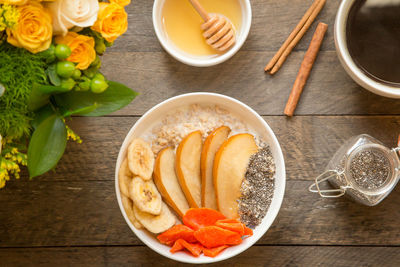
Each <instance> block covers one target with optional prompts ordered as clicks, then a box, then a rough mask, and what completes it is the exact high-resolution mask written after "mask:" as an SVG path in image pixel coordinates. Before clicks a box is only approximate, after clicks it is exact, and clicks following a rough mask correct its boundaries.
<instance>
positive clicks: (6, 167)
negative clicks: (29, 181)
mask: <svg viewBox="0 0 400 267" xmlns="http://www.w3.org/2000/svg"><path fill="white" fill-rule="evenodd" d="M11 142H12V141H11V140H9V139H2V140H1V144H0V145H1V146H2V147H3V148H4V149H3V150H2V152H1V155H0V188H3V187H4V186H5V185H6V181H8V180H10V178H11V177H15V178H16V179H19V178H20V175H19V174H20V172H21V169H20V167H19V166H20V165H21V166H26V165H27V164H28V157H27V155H26V154H24V153H22V152H20V151H19V150H18V148H16V147H14V146H13V145H12V144H11Z"/></svg>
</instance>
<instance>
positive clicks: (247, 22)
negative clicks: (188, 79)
mask: <svg viewBox="0 0 400 267" xmlns="http://www.w3.org/2000/svg"><path fill="white" fill-rule="evenodd" d="M164 1H165V0H154V4H153V11H152V19H153V28H154V31H155V33H156V36H157V39H158V41H159V42H160V44H161V46H162V47H163V48H164V50H165V51H167V52H168V54H170V55H171V56H172V57H173V58H175V59H176V60H178V61H180V62H182V63H184V64H187V65H190V66H194V67H210V66H215V65H218V64H220V63H222V62H225V61H227V60H228V59H230V58H231V57H232V56H234V55H235V54H236V53H237V52H238V51H239V49H240V48H241V47H242V46H243V44H244V43H245V42H246V40H247V37H248V35H249V32H250V28H251V22H252V10H251V4H250V0H239V1H240V2H242V3H244V8H243V11H244V12H245V16H244V17H243V18H242V25H241V34H240V38H236V43H235V45H234V46H233V47H232V48H231V49H229V50H228V51H227V52H226V53H224V54H221V55H219V56H216V57H212V58H204V59H200V58H191V57H189V56H186V55H185V54H184V53H181V52H180V51H179V50H178V49H176V48H174V46H173V45H172V44H171V43H170V41H168V40H167V39H166V38H165V36H164V35H163V30H162V27H159V26H160V24H159V23H157V20H158V19H159V17H157V8H158V6H159V5H161V4H163V3H164Z"/></svg>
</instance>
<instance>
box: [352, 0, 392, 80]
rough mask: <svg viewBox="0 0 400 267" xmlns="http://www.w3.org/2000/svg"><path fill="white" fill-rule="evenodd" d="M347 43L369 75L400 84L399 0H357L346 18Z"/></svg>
mask: <svg viewBox="0 0 400 267" xmlns="http://www.w3.org/2000/svg"><path fill="white" fill-rule="evenodd" d="M346 38H347V46H348V48H349V52H350V55H351V56H352V58H353V60H354V61H355V62H356V64H357V65H358V66H359V67H360V68H361V69H363V70H364V72H365V73H366V74H367V75H368V76H370V77H371V78H373V79H375V80H378V81H381V82H383V83H387V84H391V85H394V86H398V87H400V0H357V1H355V4H354V5H353V6H352V8H351V10H350V13H349V17H348V20H347V29H346Z"/></svg>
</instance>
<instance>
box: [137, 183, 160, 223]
mask: <svg viewBox="0 0 400 267" xmlns="http://www.w3.org/2000/svg"><path fill="white" fill-rule="evenodd" d="M129 193H130V194H129V196H130V198H131V199H132V200H133V203H134V204H135V206H137V207H138V208H139V209H140V210H141V211H143V212H147V213H150V214H153V215H159V214H160V213H161V202H162V201H161V195H160V193H159V192H158V190H157V187H156V186H155V184H154V183H153V181H143V180H142V179H141V178H140V177H135V178H133V180H132V182H131V184H130V189H129Z"/></svg>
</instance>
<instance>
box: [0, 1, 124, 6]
mask: <svg viewBox="0 0 400 267" xmlns="http://www.w3.org/2000/svg"><path fill="white" fill-rule="evenodd" d="M37 1H38V2H54V1H55V0H37ZM27 2H28V0H0V4H7V5H16V6H20V5H25V4H26V3H27ZM129 2H130V1H129Z"/></svg>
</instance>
